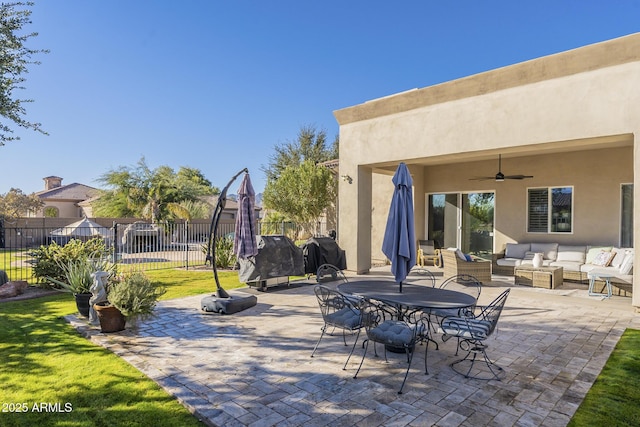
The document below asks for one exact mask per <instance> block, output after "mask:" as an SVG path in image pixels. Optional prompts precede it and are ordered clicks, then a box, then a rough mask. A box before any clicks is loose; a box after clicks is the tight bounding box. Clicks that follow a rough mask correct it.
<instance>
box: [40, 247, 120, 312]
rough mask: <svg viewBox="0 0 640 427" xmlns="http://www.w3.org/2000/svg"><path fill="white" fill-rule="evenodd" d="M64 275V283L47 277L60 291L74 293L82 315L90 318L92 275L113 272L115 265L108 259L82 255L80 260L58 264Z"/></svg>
mask: <svg viewBox="0 0 640 427" xmlns="http://www.w3.org/2000/svg"><path fill="white" fill-rule="evenodd" d="M58 265H59V267H60V269H61V270H62V272H63V275H64V281H63V280H58V279H54V278H53V277H47V279H48V280H50V281H51V282H53V283H55V284H57V285H58V286H59V287H60V290H62V291H65V292H69V293H72V294H73V295H74V297H75V299H76V307H77V308H78V311H79V312H80V314H81V315H82V316H84V317H89V299H90V298H91V285H92V284H93V278H92V277H91V274H92V273H95V272H96V271H101V270H102V271H113V268H114V267H115V266H114V265H110V262H109V260H108V259H107V258H104V257H97V258H96V257H93V256H92V255H87V254H85V255H82V256H81V257H79V258H78V259H75V260H68V261H66V262H58Z"/></svg>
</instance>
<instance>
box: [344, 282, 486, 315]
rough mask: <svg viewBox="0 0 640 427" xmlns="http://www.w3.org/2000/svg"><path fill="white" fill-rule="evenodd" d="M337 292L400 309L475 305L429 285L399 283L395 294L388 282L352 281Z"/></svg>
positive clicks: (464, 297)
mask: <svg viewBox="0 0 640 427" xmlns="http://www.w3.org/2000/svg"><path fill="white" fill-rule="evenodd" d="M338 290H339V291H340V292H342V293H343V294H351V295H357V296H360V297H363V298H370V299H375V300H378V301H382V302H386V303H388V304H392V305H395V306H396V307H402V309H403V310H419V309H423V310H429V309H434V308H454V309H455V308H466V307H472V306H474V305H475V304H476V299H475V298H474V297H472V296H471V295H468V294H465V293H463V292H458V291H452V290H449V289H440V288H433V287H431V286H423V285H414V284H411V283H403V284H402V292H399V285H398V283H396V282H392V281H390V280H380V279H375V280H366V279H364V280H358V281H352V282H348V283H342V284H340V285H338Z"/></svg>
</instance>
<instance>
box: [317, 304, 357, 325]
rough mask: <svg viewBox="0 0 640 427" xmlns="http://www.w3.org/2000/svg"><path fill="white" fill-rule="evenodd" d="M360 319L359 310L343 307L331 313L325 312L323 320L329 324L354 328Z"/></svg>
mask: <svg viewBox="0 0 640 427" xmlns="http://www.w3.org/2000/svg"><path fill="white" fill-rule="evenodd" d="M360 319H361V316H360V311H359V310H355V309H350V308H348V307H345V308H341V309H340V310H338V311H335V312H333V313H330V314H327V315H326V316H325V319H324V321H325V323H328V324H329V325H335V326H339V327H345V328H348V329H355V328H357V327H359V325H360Z"/></svg>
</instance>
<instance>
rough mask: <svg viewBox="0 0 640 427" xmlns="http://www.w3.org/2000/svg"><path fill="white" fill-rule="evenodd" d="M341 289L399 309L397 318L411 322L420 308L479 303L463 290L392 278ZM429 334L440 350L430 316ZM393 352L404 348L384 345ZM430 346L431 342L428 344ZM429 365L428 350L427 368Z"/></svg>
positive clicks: (347, 284)
mask: <svg viewBox="0 0 640 427" xmlns="http://www.w3.org/2000/svg"><path fill="white" fill-rule="evenodd" d="M338 291H340V292H342V293H343V294H351V295H356V296H359V297H362V298H366V299H373V300H377V301H382V302H384V303H387V304H389V305H392V306H394V307H395V308H396V312H397V314H396V315H397V318H398V319H400V320H405V321H410V320H411V317H412V316H411V315H412V314H413V313H416V312H417V311H420V310H423V311H427V312H428V311H429V310H432V309H435V308H450V309H456V308H457V309H461V308H467V307H473V306H475V305H476V298H474V297H473V296H471V295H468V294H465V293H464V292H458V291H452V290H449V289H440V288H434V287H431V286H422V285H414V284H410V283H403V284H402V292H400V285H399V284H398V283H396V282H392V281H390V280H380V279H375V280H366V279H364V280H358V281H352V282H347V283H342V284H340V285H338ZM427 321H428V323H429V324H428V325H427V334H426V336H425V338H426V339H427V340H428V341H431V342H433V343H434V344H435V345H436V349H438V343H437V342H436V341H434V340H433V338H431V321H430V317H429V316H428V317H427ZM385 348H386V349H387V350H389V351H391V352H393V353H404V351H405V350H404V349H399V348H394V347H390V346H385ZM427 348H428V343H427ZM426 367H427V361H426V349H425V371H426Z"/></svg>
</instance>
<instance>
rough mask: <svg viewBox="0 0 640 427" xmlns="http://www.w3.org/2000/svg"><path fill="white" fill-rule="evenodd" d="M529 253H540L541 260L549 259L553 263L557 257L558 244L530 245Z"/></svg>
mask: <svg viewBox="0 0 640 427" xmlns="http://www.w3.org/2000/svg"><path fill="white" fill-rule="evenodd" d="M531 252H534V253H542V258H543V259H550V260H552V261H555V260H556V258H557V257H558V244H557V243H532V244H531Z"/></svg>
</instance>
